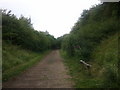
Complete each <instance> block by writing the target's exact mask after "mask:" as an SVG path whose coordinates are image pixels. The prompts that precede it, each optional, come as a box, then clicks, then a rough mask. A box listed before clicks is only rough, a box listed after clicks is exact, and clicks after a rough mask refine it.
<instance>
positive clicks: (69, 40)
mask: <svg viewBox="0 0 120 90" xmlns="http://www.w3.org/2000/svg"><path fill="white" fill-rule="evenodd" d="M119 10H120V3H103V4H100V5H96V6H94V7H92V8H90V10H84V11H83V13H82V14H81V17H80V18H79V20H78V21H77V23H76V24H75V25H74V27H73V28H72V30H71V32H70V34H68V35H65V36H64V37H63V40H62V49H63V50H64V51H66V52H67V54H68V55H69V56H77V57H79V58H82V59H84V60H90V54H91V52H93V50H94V48H95V47H96V46H97V45H98V44H99V43H100V42H101V41H102V40H103V39H105V38H107V37H108V36H110V35H113V34H115V33H117V32H118V29H119V28H118V27H119V26H120V25H118V23H120V19H119V18H118V17H119V16H120V13H118V12H119Z"/></svg>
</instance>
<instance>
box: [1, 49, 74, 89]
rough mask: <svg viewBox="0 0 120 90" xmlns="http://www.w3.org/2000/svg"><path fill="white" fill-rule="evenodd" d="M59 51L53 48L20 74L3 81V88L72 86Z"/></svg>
mask: <svg viewBox="0 0 120 90" xmlns="http://www.w3.org/2000/svg"><path fill="white" fill-rule="evenodd" d="M70 78H71V77H70V76H69V75H68V74H67V69H66V68H65V66H64V64H63V59H62V58H61V56H60V54H59V51H58V50H54V51H52V52H51V53H50V54H48V55H47V56H46V57H45V58H44V59H43V60H41V61H40V62H39V63H38V64H36V65H34V66H33V67H31V68H30V69H28V70H26V71H25V72H23V73H22V74H21V75H19V76H17V77H15V78H13V79H11V80H9V81H7V82H5V83H3V88H72V86H73V82H71V79H70Z"/></svg>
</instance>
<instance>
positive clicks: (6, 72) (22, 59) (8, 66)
mask: <svg viewBox="0 0 120 90" xmlns="http://www.w3.org/2000/svg"><path fill="white" fill-rule="evenodd" d="M3 44H4V46H3V52H2V53H3V64H2V74H3V77H2V78H3V81H7V80H8V79H10V78H11V77H13V76H16V75H18V74H20V73H21V72H23V71H24V70H26V69H27V68H29V67H31V66H32V65H34V64H36V63H37V62H38V61H40V60H41V59H42V58H43V57H44V56H45V55H46V54H48V53H49V51H45V52H44V53H38V52H33V51H30V50H24V49H22V48H21V47H18V46H17V45H11V44H8V43H7V44H6V43H5V42H3Z"/></svg>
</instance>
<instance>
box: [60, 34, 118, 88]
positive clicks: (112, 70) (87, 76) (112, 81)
mask: <svg viewBox="0 0 120 90" xmlns="http://www.w3.org/2000/svg"><path fill="white" fill-rule="evenodd" d="M91 54H92V56H91V59H92V60H90V62H88V63H90V64H92V67H91V69H90V70H87V69H85V67H84V66H82V65H81V64H80V62H79V58H77V57H72V58H71V57H68V55H67V53H66V52H65V51H61V55H62V56H63V58H64V59H65V60H64V61H65V65H66V66H67V67H68V68H69V74H70V75H71V76H72V80H73V81H74V82H75V86H74V87H75V88H116V87H119V85H118V67H117V66H118V36H117V34H115V35H113V36H110V37H109V38H108V39H106V40H103V41H102V42H101V44H100V45H99V46H97V47H96V48H95V51H93V52H91Z"/></svg>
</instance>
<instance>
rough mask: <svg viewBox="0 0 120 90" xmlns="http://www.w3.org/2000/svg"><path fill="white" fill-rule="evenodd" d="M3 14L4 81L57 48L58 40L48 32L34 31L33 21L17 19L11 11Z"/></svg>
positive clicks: (23, 18) (0, 11)
mask: <svg viewBox="0 0 120 90" xmlns="http://www.w3.org/2000/svg"><path fill="white" fill-rule="evenodd" d="M0 13H2V40H3V43H2V44H3V45H2V46H3V48H2V69H3V70H2V72H3V77H2V79H3V81H6V80H8V79H9V78H11V77H13V76H15V75H17V74H19V73H21V72H22V71H24V70H25V69H27V68H28V67H30V66H32V65H33V64H35V63H36V62H37V61H39V60H41V58H42V57H43V56H44V55H46V53H45V52H48V51H50V50H51V49H55V48H56V39H55V38H54V37H53V36H52V35H50V34H49V33H48V32H47V31H46V32H41V31H37V30H34V28H33V26H32V24H31V19H30V18H25V17H24V16H21V17H20V18H17V17H16V16H15V15H14V14H11V11H7V10H3V9H0Z"/></svg>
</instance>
